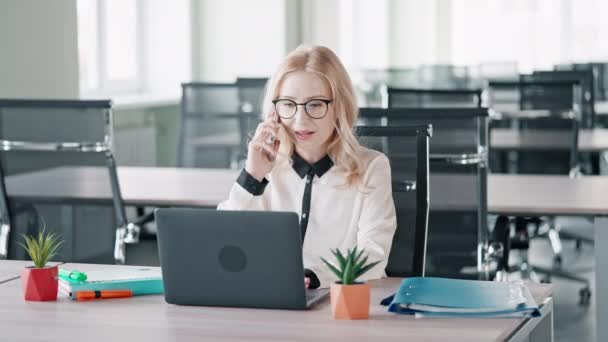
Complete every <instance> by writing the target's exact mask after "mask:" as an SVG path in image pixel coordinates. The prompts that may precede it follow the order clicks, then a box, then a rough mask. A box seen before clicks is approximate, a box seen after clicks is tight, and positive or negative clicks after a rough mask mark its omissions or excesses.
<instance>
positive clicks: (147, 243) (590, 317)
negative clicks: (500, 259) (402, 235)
mask: <svg viewBox="0 0 608 342" xmlns="http://www.w3.org/2000/svg"><path fill="white" fill-rule="evenodd" d="M563 247H564V251H563V260H564V269H566V270H572V271H576V272H577V273H578V274H579V275H584V276H586V277H589V279H590V280H591V281H592V291H594V290H595V289H594V287H593V280H594V276H595V272H594V271H593V264H594V263H593V248H592V247H591V246H588V245H586V246H583V248H582V249H581V251H580V253H578V252H576V251H575V249H574V243H573V242H568V241H566V242H564V246H563ZM551 256H552V252H551V247H550V245H549V243H548V241H547V240H544V239H538V240H534V241H532V248H531V251H530V256H529V258H530V261H531V263H533V264H536V265H539V266H550V265H551ZM127 261H128V263H129V264H131V265H149V266H158V265H159V261H158V250H157V244H156V240H154V239H149V240H144V241H142V242H140V243H139V244H137V245H134V246H129V247H128V249H127ZM517 276H518V275H517V274H514V275H512V278H517ZM552 282H553V284H555V285H556V288H555V293H554V299H555V322H554V323H555V341H577V342H586V341H595V304H593V299H592V304H591V305H590V306H588V307H582V306H580V305H579V304H578V301H579V295H578V291H579V290H580V289H581V287H582V285H581V284H578V283H574V282H571V281H566V280H562V279H558V278H556V277H554V278H553V279H552Z"/></svg>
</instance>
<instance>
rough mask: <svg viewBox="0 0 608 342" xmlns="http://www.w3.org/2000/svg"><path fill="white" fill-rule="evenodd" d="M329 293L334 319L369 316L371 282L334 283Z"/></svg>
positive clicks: (365, 317)
mask: <svg viewBox="0 0 608 342" xmlns="http://www.w3.org/2000/svg"><path fill="white" fill-rule="evenodd" d="M329 295H330V301H331V313H332V315H333V316H334V319H368V318H369V302H370V287H369V284H353V285H342V284H338V283H333V284H331V287H330V291H329Z"/></svg>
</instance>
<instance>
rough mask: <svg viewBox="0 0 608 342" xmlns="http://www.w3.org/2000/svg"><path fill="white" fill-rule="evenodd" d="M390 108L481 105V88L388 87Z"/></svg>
mask: <svg viewBox="0 0 608 342" xmlns="http://www.w3.org/2000/svg"><path fill="white" fill-rule="evenodd" d="M386 96H387V100H386V102H385V103H386V106H385V107H388V108H439V107H448V108H456V107H467V108H470V107H472V108H479V107H481V90H480V89H449V90H447V89H446V90H439V89H413V88H393V87H387V89H386Z"/></svg>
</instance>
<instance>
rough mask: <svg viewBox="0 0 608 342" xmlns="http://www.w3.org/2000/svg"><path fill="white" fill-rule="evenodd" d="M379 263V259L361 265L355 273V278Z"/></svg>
mask: <svg viewBox="0 0 608 342" xmlns="http://www.w3.org/2000/svg"><path fill="white" fill-rule="evenodd" d="M379 263H380V261H376V262H372V263H371V264H368V265H365V266H363V267H362V268H361V269H360V270H359V272H358V274H356V275H355V279H356V278H359V277H360V276H362V275H363V274H365V272H367V271H369V270H370V269H372V267H374V266H376V265H378V264H379Z"/></svg>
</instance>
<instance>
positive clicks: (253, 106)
mask: <svg viewBox="0 0 608 342" xmlns="http://www.w3.org/2000/svg"><path fill="white" fill-rule="evenodd" d="M267 83H268V78H246V77H239V78H237V79H236V86H237V88H238V95H239V102H240V113H241V116H240V117H239V132H240V135H241V140H242V143H243V144H244V146H246V145H247V142H248V141H249V139H250V138H252V137H253V134H254V133H255V130H256V128H257V126H258V124H260V122H261V121H262V120H263V117H264V116H263V113H262V103H263V101H264V94H265V90H266V84H267ZM241 152H246V148H245V149H244V150H241ZM246 158H247V156H246V154H241V155H239V156H238V160H237V164H238V165H237V166H236V168H242V167H244V162H245V160H246Z"/></svg>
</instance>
